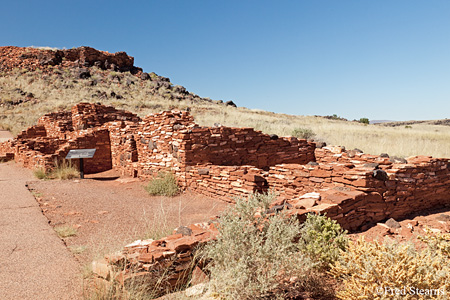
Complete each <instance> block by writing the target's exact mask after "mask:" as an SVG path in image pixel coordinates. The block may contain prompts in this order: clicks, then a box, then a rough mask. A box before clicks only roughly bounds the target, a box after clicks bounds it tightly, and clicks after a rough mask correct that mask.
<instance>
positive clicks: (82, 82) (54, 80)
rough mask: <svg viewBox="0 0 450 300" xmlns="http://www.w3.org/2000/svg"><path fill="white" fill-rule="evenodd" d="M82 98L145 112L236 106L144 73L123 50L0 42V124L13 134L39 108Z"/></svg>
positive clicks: (58, 106)
mask: <svg viewBox="0 0 450 300" xmlns="http://www.w3.org/2000/svg"><path fill="white" fill-rule="evenodd" d="M81 101H88V102H101V103H105V104H113V105H116V106H119V107H123V108H127V109H130V110H132V111H136V112H138V113H139V112H141V110H145V112H143V114H145V113H149V112H153V111H159V110H161V109H169V108H174V107H179V108H182V109H183V108H185V109H186V108H187V107H189V106H193V105H201V104H220V105H222V106H223V105H228V106H232V107H235V106H236V105H235V104H234V103H233V102H232V101H228V102H226V103H224V102H223V101H213V100H210V99H208V98H202V97H199V96H198V95H195V94H193V93H190V92H189V91H187V90H186V88H184V87H183V86H180V85H174V84H172V83H171V82H170V79H169V78H167V77H163V76H158V75H157V74H155V73H153V72H152V73H146V72H144V71H143V70H142V69H141V68H139V67H136V66H134V58H133V57H132V56H129V55H127V54H126V53H125V52H117V53H108V52H104V51H99V50H96V49H93V48H90V47H79V48H74V49H67V50H58V49H46V48H43V49H41V48H29V47H27V48H21V47H12V46H8V47H0V126H1V127H4V128H5V129H9V130H12V131H13V132H15V133H17V132H18V131H20V130H22V129H23V128H25V127H27V126H29V125H31V124H33V123H34V122H35V121H36V120H35V119H36V118H37V117H38V116H39V115H41V114H42V113H48V112H50V111H54V110H60V109H65V108H68V107H70V106H72V105H73V104H74V103H78V102H81ZM148 110H150V111H148ZM30 111H33V113H32V114H30Z"/></svg>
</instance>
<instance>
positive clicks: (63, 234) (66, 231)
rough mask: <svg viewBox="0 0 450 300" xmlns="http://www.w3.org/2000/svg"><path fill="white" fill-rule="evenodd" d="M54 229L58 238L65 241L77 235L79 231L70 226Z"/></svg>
mask: <svg viewBox="0 0 450 300" xmlns="http://www.w3.org/2000/svg"><path fill="white" fill-rule="evenodd" d="M54 229H55V231H56V233H57V234H58V236H59V237H60V238H63V239H64V238H68V237H71V236H75V235H77V230H76V229H75V228H73V226H70V225H61V226H55V227H54Z"/></svg>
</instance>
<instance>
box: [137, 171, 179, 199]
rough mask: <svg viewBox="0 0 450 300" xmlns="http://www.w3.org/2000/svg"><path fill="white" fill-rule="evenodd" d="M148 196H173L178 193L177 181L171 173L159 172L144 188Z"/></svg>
mask: <svg viewBox="0 0 450 300" xmlns="http://www.w3.org/2000/svg"><path fill="white" fill-rule="evenodd" d="M145 189H146V190H147V192H148V193H149V194H150V195H154V196H168V197H173V196H175V195H176V194H177V193H178V191H179V188H178V185H177V180H176V178H175V176H174V175H173V174H172V173H169V172H160V173H158V176H157V177H156V178H153V179H152V180H151V181H150V182H149V183H148V185H147V186H146V187H145Z"/></svg>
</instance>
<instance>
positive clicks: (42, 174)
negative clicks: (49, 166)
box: [33, 169, 48, 179]
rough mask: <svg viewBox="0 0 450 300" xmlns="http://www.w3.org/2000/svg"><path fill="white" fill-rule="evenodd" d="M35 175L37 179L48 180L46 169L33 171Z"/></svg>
mask: <svg viewBox="0 0 450 300" xmlns="http://www.w3.org/2000/svg"><path fill="white" fill-rule="evenodd" d="M33 175H34V177H36V178H37V179H48V174H47V173H46V172H45V170H44V169H35V170H34V171H33Z"/></svg>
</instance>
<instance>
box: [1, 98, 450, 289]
mask: <svg viewBox="0 0 450 300" xmlns="http://www.w3.org/2000/svg"><path fill="white" fill-rule="evenodd" d="M85 148H95V149H97V151H96V153H95V156H94V157H93V158H92V159H86V162H85V172H86V173H97V172H102V171H106V170H109V169H115V170H117V171H119V172H120V173H121V174H122V175H124V176H133V177H139V178H143V179H150V178H152V177H155V176H156V175H157V174H158V172H173V173H174V174H175V176H176V178H177V180H178V183H179V185H180V186H181V187H182V188H183V189H189V190H191V191H193V192H197V193H200V194H203V195H206V196H210V197H215V198H219V199H222V200H224V201H228V202H234V201H235V199H236V197H247V196H248V195H250V194H252V193H254V192H266V191H269V190H273V191H274V192H275V193H277V195H278V196H277V197H278V198H277V200H276V201H275V202H274V203H273V204H272V209H273V211H274V212H275V211H278V210H281V209H286V210H288V213H289V214H291V215H294V216H296V217H297V218H298V219H299V220H300V221H303V220H305V218H306V215H307V214H308V213H321V214H324V213H326V214H327V216H328V217H331V218H332V219H335V220H336V221H338V222H339V223H340V224H341V225H342V226H343V227H344V228H345V229H348V230H350V231H356V230H361V229H366V228H368V227H370V226H372V225H373V224H375V223H377V222H380V221H383V220H385V219H388V218H394V219H401V218H404V217H407V216H408V215H410V214H416V213H420V212H421V211H423V210H426V209H431V208H438V207H444V206H448V205H449V204H450V163H449V159H445V158H432V157H428V156H415V157H410V158H408V159H407V160H404V159H397V158H389V157H388V156H387V155H382V156H375V155H368V154H364V153H362V152H361V151H357V150H350V151H345V150H344V148H342V147H324V148H320V149H316V148H315V144H314V143H311V142H308V141H306V140H298V139H296V138H292V137H288V138H278V137H275V136H269V135H266V134H263V133H261V132H259V131H255V130H253V129H252V128H230V127H222V126H221V127H200V126H198V125H197V124H195V122H194V120H193V117H192V116H191V115H189V113H188V112H179V111H166V112H161V113H158V114H152V115H149V116H147V117H145V118H139V117H138V116H137V115H135V114H132V113H130V112H126V111H121V110H117V109H115V108H113V107H107V106H102V105H98V104H90V103H81V104H77V105H76V106H74V107H73V108H72V110H71V111H68V112H57V113H51V114H47V115H45V116H43V117H41V118H40V119H39V121H38V124H37V125H35V126H32V127H30V128H28V129H27V130H24V131H23V132H22V133H21V134H19V135H18V136H17V137H16V138H15V139H13V140H10V141H7V142H3V143H0V160H11V159H14V160H16V161H17V162H19V163H21V164H23V165H24V166H25V167H27V168H31V169H35V168H43V169H45V170H49V169H51V168H54V166H55V162H58V161H61V160H63V159H64V158H65V156H66V155H67V153H68V151H69V150H71V149H85ZM74 163H75V164H77V162H74ZM216 235H217V230H216V229H215V226H214V223H207V224H196V225H190V226H188V227H185V228H184V229H183V230H181V232H176V233H175V234H174V235H171V236H168V237H166V238H163V239H161V240H158V241H149V240H147V241H139V242H136V243H134V244H132V245H129V246H127V247H125V249H124V251H122V252H121V253H118V254H115V255H110V256H107V257H106V260H104V261H102V262H96V263H94V271H95V272H96V273H97V274H98V275H99V277H101V278H103V279H107V280H111V279H113V280H116V281H119V282H121V283H122V284H123V285H126V282H127V281H130V280H132V279H133V278H134V277H135V276H141V277H143V278H146V277H148V276H150V277H151V276H152V275H151V274H153V273H154V272H155V270H158V269H161V266H167V265H168V264H169V265H170V266H172V269H173V270H172V271H174V272H173V273H172V275H171V276H172V277H171V278H169V279H168V281H167V283H168V284H169V285H171V286H172V285H173V284H174V283H175V282H184V281H186V280H190V279H189V278H191V277H192V278H194V279H195V278H204V277H205V274H204V273H203V272H202V271H201V266H200V267H196V268H195V269H194V270H192V269H191V268H190V266H192V265H193V264H192V260H193V257H194V256H193V252H194V251H195V247H196V246H197V245H201V244H202V243H205V242H207V241H208V240H210V239H212V238H215V236H216ZM124 264H126V268H124ZM119 270H121V271H119ZM130 270H138V271H139V272H138V273H136V272H130ZM136 274H137V275H136Z"/></svg>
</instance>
